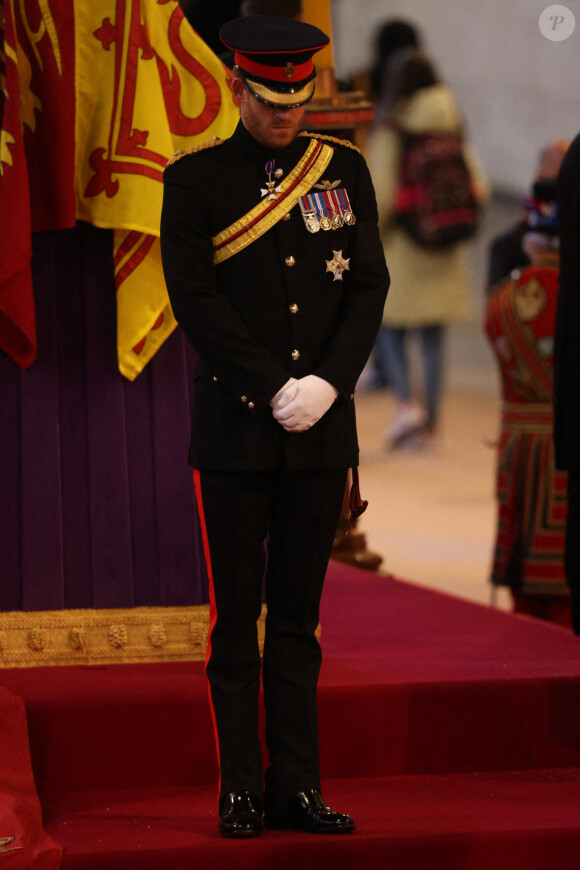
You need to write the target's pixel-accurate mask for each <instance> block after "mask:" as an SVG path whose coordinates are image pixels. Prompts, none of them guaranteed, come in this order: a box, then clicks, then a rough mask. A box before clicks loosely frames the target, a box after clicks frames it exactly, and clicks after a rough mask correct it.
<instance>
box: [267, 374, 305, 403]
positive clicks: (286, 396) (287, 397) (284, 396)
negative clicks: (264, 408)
mask: <svg viewBox="0 0 580 870" xmlns="http://www.w3.org/2000/svg"><path fill="white" fill-rule="evenodd" d="M297 383H298V381H297V380H296V378H290V380H289V381H286V383H285V384H284V386H283V387H282V388H281V389H279V390H278V392H277V393H276V395H275V396H272V398H271V399H270V402H269V404H270V407H271V408H280V407H282V408H283V407H284V405H287V404H288V402H291V401H292V399H293V398H294V396H295V395H296V387H294V389H292V390H291V389H289V388H290V387H292V386H293V385H294V384H297ZM280 402H282V405H280Z"/></svg>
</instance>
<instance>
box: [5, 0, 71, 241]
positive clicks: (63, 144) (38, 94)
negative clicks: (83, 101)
mask: <svg viewBox="0 0 580 870" xmlns="http://www.w3.org/2000/svg"><path fill="white" fill-rule="evenodd" d="M17 6H18V8H17V10H16V14H15V19H16V36H17V39H18V46H19V57H20V58H21V59H22V60H23V61H24V63H25V67H26V75H25V80H24V81H23V80H22V79H21V82H20V88H21V100H22V101H23V104H24V111H25V117H24V118H23V121H24V129H23V139H24V148H25V150H26V159H27V163H28V174H29V188H30V192H29V196H30V213H31V224H32V232H36V231H37V230H59V229H66V228H67V227H74V225H75V223H76V198H75V191H74V169H75V48H74V46H75V32H74V31H75V28H74V17H75V16H74V11H75V10H74V4H73V3H62V2H61V3H54V2H52V3H39V2H38V0H19V2H18V4H17ZM26 79H29V81H26ZM23 86H24V87H23Z"/></svg>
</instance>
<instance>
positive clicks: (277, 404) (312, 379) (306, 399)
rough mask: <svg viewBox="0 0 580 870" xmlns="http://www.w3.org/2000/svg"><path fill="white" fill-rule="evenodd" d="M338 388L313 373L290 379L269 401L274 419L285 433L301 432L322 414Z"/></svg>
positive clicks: (336, 394)
mask: <svg viewBox="0 0 580 870" xmlns="http://www.w3.org/2000/svg"><path fill="white" fill-rule="evenodd" d="M337 396H338V390H337V389H336V388H335V387H333V386H332V384H329V383H328V381H325V380H324V379H323V378H319V377H318V376H317V375H306V377H304V378H300V379H298V380H297V379H296V378H290V380H289V381H288V382H287V383H286V384H284V386H283V387H282V389H281V390H280V391H279V392H277V393H276V395H275V396H274V398H273V399H272V400H271V401H270V405H271V406H272V409H273V410H272V414H273V416H274V418H275V419H276V420H277V421H278V423H280V425H281V426H282V427H283V428H284V429H285V430H286V431H287V432H305V431H306V429H310V427H311V426H314V424H315V423H317V422H318V421H319V420H320V418H321V417H323V416H324V414H326V412H327V411H328V409H329V408H330V406H331V405H332V403H333V402H334V400H335V399H336V397H337Z"/></svg>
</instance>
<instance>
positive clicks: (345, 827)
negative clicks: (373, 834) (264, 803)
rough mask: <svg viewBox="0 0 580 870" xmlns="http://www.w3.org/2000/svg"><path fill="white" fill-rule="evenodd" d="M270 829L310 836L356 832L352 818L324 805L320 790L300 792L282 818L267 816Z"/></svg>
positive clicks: (308, 789) (313, 789)
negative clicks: (294, 831)
mask: <svg viewBox="0 0 580 870" xmlns="http://www.w3.org/2000/svg"><path fill="white" fill-rule="evenodd" d="M265 822H266V826H267V827H268V828H276V829H280V828H286V829H288V828H294V829H297V830H299V831H306V832H307V833H310V834H348V833H350V831H354V830H355V824H354V822H353V820H352V819H351V817H350V816H347V815H345V814H344V813H337V812H335V811H334V810H333V809H331V808H330V807H329V806H327V805H326V804H325V803H324V800H323V798H322V794H321V793H320V789H319V788H306V789H304V791H300V792H298V794H297V795H295V796H294V797H293V798H292V800H291V801H290V803H289V804H288V808H287V811H286V813H285V814H284V815H282V816H275V815H274V816H272V815H269V814H268V813H267V814H266V819H265Z"/></svg>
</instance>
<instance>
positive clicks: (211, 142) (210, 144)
mask: <svg viewBox="0 0 580 870" xmlns="http://www.w3.org/2000/svg"><path fill="white" fill-rule="evenodd" d="M223 143H224V140H223V139H220V137H219V136H214V137H213V139H207V140H206V141H205V142H199V144H197V145H190V146H189V147H188V148H180V149H179V151H176V152H175V154H173V155H172V156H171V157H170V158H169V160H168V161H167V164H166V165H167V166H171V164H172V163H177V161H178V160H181V158H182V157H185V155H186V154H197V152H198V151H205V150H206V149H207V148H215V146H216V145H223Z"/></svg>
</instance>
